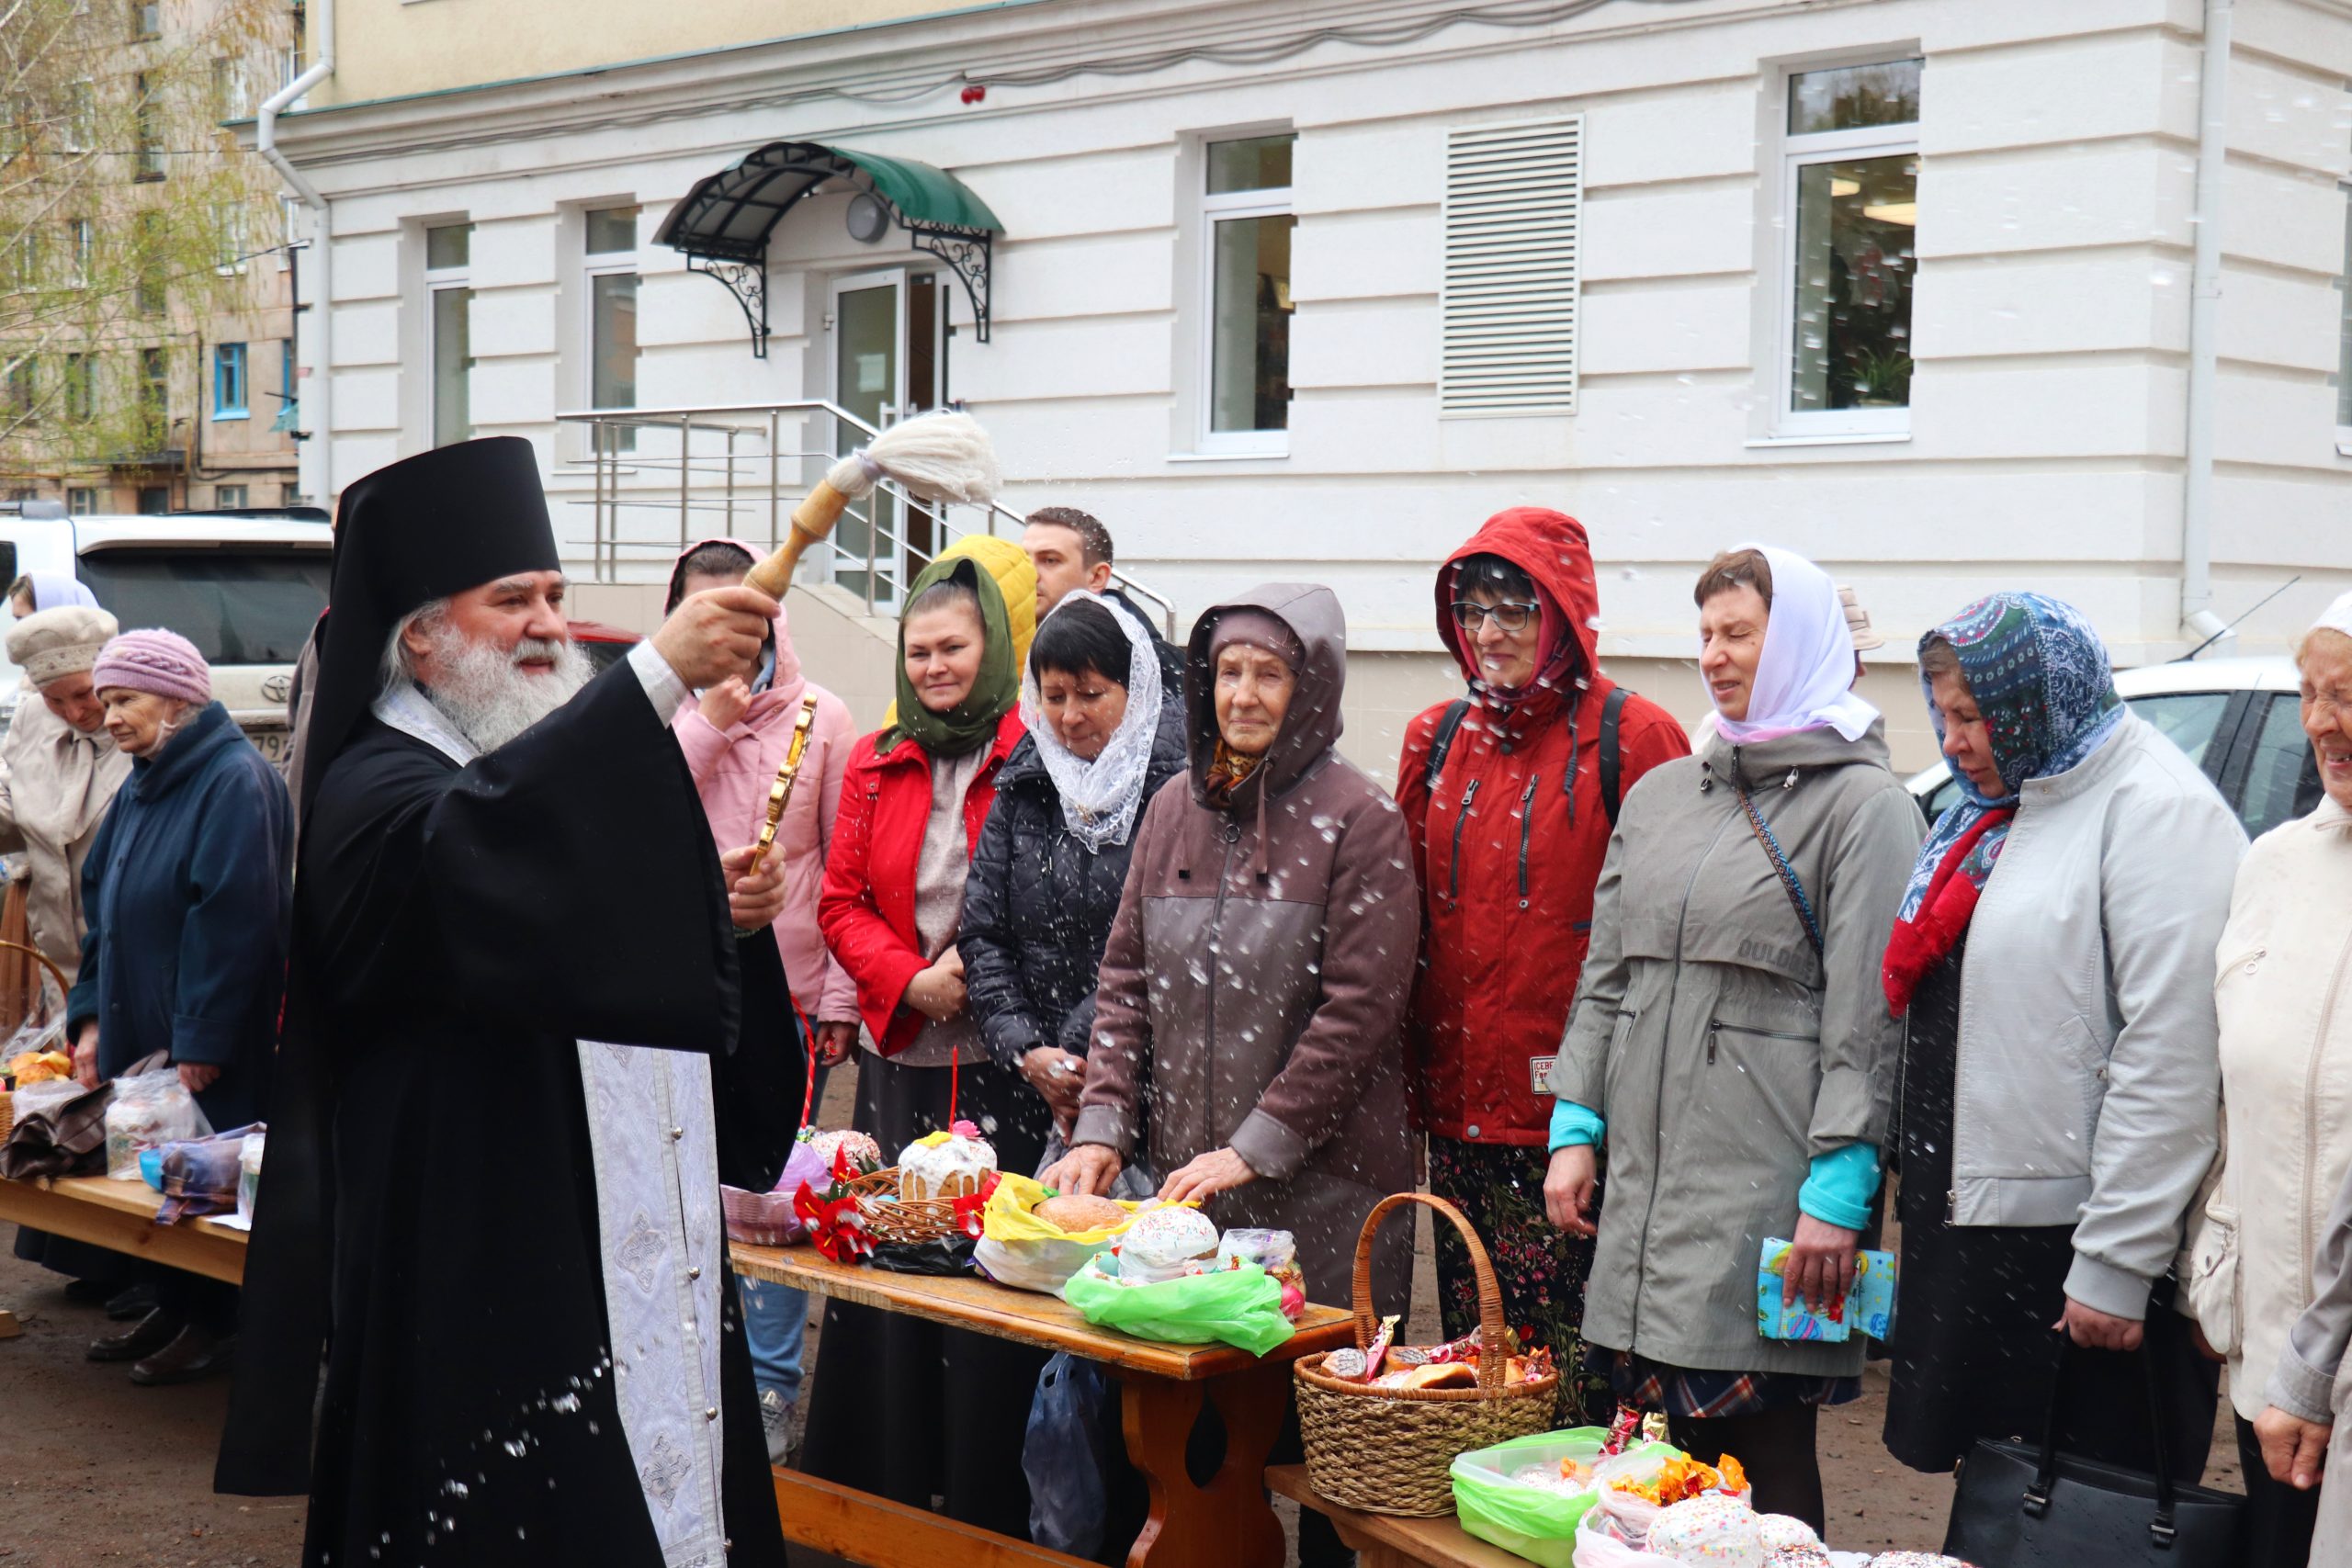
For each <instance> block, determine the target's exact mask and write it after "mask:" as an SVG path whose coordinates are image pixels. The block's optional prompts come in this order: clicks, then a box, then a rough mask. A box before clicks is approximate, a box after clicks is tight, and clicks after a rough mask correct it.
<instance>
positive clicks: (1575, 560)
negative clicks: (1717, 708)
mask: <svg viewBox="0 0 2352 1568" xmlns="http://www.w3.org/2000/svg"><path fill="white" fill-rule="evenodd" d="M1474 555H1496V556H1500V557H1502V558H1504V559H1505V560H1508V561H1510V563H1511V564H1512V565H1514V566H1516V567H1518V568H1519V569H1520V570H1521V571H1524V572H1525V573H1527V575H1528V576H1529V578H1531V579H1532V581H1534V583H1535V586H1536V591H1537V592H1539V593H1541V594H1543V595H1544V597H1545V598H1546V599H1547V600H1548V601H1549V604H1547V605H1546V607H1545V608H1546V614H1545V616H1544V620H1545V623H1546V624H1547V625H1561V624H1564V625H1565V627H1566V631H1567V633H1568V635H1570V636H1572V637H1575V638H1576V643H1577V650H1578V653H1579V655H1580V657H1579V660H1578V661H1577V665H1576V667H1575V668H1574V669H1573V670H1572V671H1570V679H1569V681H1568V682H1566V684H1565V686H1564V689H1560V690H1545V691H1541V692H1538V693H1536V694H1533V695H1532V696H1530V697H1528V698H1527V699H1526V700H1525V701H1524V702H1522V703H1521V704H1520V705H1517V706H1515V707H1511V708H1507V709H1506V708H1498V707H1490V706H1488V705H1485V704H1483V703H1480V702H1478V701H1476V699H1474V700H1473V701H1472V703H1471V705H1470V708H1469V711H1468V712H1467V713H1466V714H1464V716H1463V719H1462V722H1461V725H1460V727H1459V728H1456V730H1455V731H1454V734H1453V742H1452V744H1451V746H1450V747H1449V748H1448V750H1447V752H1446V757H1445V763H1444V767H1443V768H1442V771H1441V772H1440V773H1439V775H1438V780H1437V787H1436V789H1435V790H1434V791H1432V790H1431V789H1430V786H1429V783H1428V778H1427V774H1428V768H1429V757H1430V747H1431V745H1432V744H1433V742H1434V740H1435V738H1436V735H1437V731H1438V728H1439V725H1440V723H1441V721H1442V718H1443V716H1444V714H1445V710H1446V706H1447V705H1446V704H1444V703H1440V704H1438V705H1436V706H1434V707H1432V708H1430V709H1429V710H1428V711H1427V712H1426V713H1423V714H1422V715H1420V716H1419V717H1418V718H1416V719H1414V720H1413V722H1412V723H1411V724H1410V725H1408V726H1407V727H1406V730H1405V754H1404V757H1403V758H1402V760H1401V761H1399V762H1398V764H1397V805H1398V806H1400V807H1403V808H1404V812H1405V821H1406V825H1407V829H1408V832H1409V834H1410V836H1411V839H1412V843H1413V859H1414V863H1415V868H1416V869H1417V870H1418V871H1419V874H1420V879H1421V904H1422V909H1423V913H1424V919H1423V920H1422V922H1421V953H1420V969H1419V976H1418V977H1417V980H1416V983H1415V986H1414V989H1413V1010H1412V1014H1411V1021H1410V1023H1409V1024H1408V1028H1407V1031H1406V1034H1407V1046H1406V1051H1407V1067H1408V1077H1409V1080H1410V1082H1411V1085H1412V1089H1413V1108H1414V1112H1415V1120H1416V1121H1417V1122H1418V1123H1419V1125H1421V1126H1422V1127H1424V1128H1426V1129H1427V1130H1428V1131H1429V1132H1430V1133H1433V1134H1437V1135H1438V1136H1440V1137H1444V1138H1453V1139H1456V1140H1459V1141H1463V1142H1468V1143H1482V1144H1521V1145H1532V1146H1534V1147H1538V1148H1541V1147H1543V1146H1544V1144H1545V1143H1546V1141H1547V1137H1548V1134H1549V1131H1550V1126H1551V1119H1552V1098H1551V1095H1550V1094H1549V1092H1548V1091H1546V1090H1545V1089H1544V1087H1543V1084H1544V1075H1545V1073H1546V1072H1547V1071H1548V1070H1549V1069H1550V1067H1551V1065H1552V1057H1553V1055H1554V1054H1555V1052H1557V1051H1558V1050H1559V1048H1560V1032H1561V1031H1562V1030H1563V1029H1564V1028H1566V1025H1567V1021H1568V1008H1569V1006H1570V1004H1571V1003H1573V1002H1574V1001H1575V1000H1576V994H1577V978H1578V976H1580V975H1581V974H1582V973H1583V970H1584V957H1585V948H1586V946H1587V944H1588V943H1589V942H1590V940H1591V933H1592V887H1593V884H1594V882H1595V881H1597V880H1598V879H1599V878H1600V863H1601V861H1602V859H1603V858H1604V857H1605V856H1606V855H1607V853H1608V851H1609V835H1610V823H1609V815H1608V812H1607V810H1606V808H1605V807H1604V805H1603V803H1602V800H1601V795H1600V710H1601V705H1603V703H1605V702H1606V701H1607V700H1608V696H1609V694H1610V692H1611V690H1613V689H1614V687H1615V684H1616V683H1615V682H1612V681H1611V680H1610V679H1609V678H1608V677H1607V676H1605V675H1602V674H1601V673H1600V666H1599V660H1598V658H1597V657H1596V653H1595V648H1596V643H1597V640H1598V639H1597V637H1596V635H1595V632H1594V629H1593V623H1594V620H1595V618H1596V617H1597V616H1598V615H1599V614H1600V592H1599V590H1598V588H1597V587H1596V586H1595V584H1594V581H1593V575H1592V551H1591V548H1590V547H1589V544H1588V543H1587V542H1586V539H1585V532H1584V526H1583V525H1581V524H1579V523H1578V522H1577V520H1576V519H1575V518H1573V517H1569V516H1566V515H1565V514H1563V513H1557V512H1552V511H1548V510H1545V509H1544V508H1542V507H1533V506H1521V507H1513V508H1512V509H1510V511H1508V512H1499V513H1496V514H1495V515H1494V516H1492V517H1490V518H1488V519H1487V523H1486V525H1485V526H1484V527H1482V528H1480V529H1479V530H1478V532H1477V533H1476V535H1474V536H1472V537H1471V538H1470V540H1469V542H1468V543H1466V544H1464V546H1463V547H1461V548H1460V549H1458V550H1456V551H1454V552H1453V556H1452V558H1450V559H1448V560H1447V562H1446V564H1445V565H1444V566H1443V567H1442V568H1441V569H1440V570H1439V571H1438V580H1437V619H1438V635H1439V636H1441V637H1443V638H1444V639H1445V642H1446V646H1447V647H1448V648H1451V649H1453V654H1454V657H1455V659H1457V660H1460V661H1461V664H1462V669H1463V673H1464V677H1465V678H1469V677H1471V676H1472V675H1473V673H1474V671H1475V670H1476V664H1475V662H1474V660H1473V658H1472V656H1471V653H1470V649H1469V646H1468V639H1467V638H1466V637H1465V636H1464V634H1463V633H1462V631H1461V630H1460V629H1459V628H1458V627H1456V626H1454V624H1453V615H1452V614H1451V613H1450V612H1449V610H1448V609H1447V605H1448V604H1449V603H1450V602H1451V600H1452V599H1453V577H1454V570H1455V568H1456V567H1457V566H1458V565H1459V563H1460V562H1461V561H1462V560H1463V559H1464V558H1465V557H1469V556H1474ZM1578 676H1581V677H1582V679H1583V682H1584V684H1583V685H1582V687H1581V688H1579V687H1578V686H1577V685H1576V684H1575V683H1574V681H1575V679H1576V678H1577V677H1578ZM1618 725H1619V730H1618V736H1619V759H1620V761H1619V786H1618V792H1619V798H1620V799H1621V800H1622V799H1623V796H1624V795H1629V794H1631V793H1632V791H1633V788H1634V781H1635V780H1637V779H1639V778H1640V777H1641V776H1642V775H1643V774H1644V773H1647V772H1649V771H1650V770H1651V769H1652V768H1654V767H1656V766H1657V765H1658V764H1659V763H1660V762H1664V761H1669V760H1671V759H1673V758H1676V757H1681V756H1686V755H1688V754H1689V752H1690V750H1691V742H1690V740H1689V739H1688V738H1687V737H1685V736H1684V734H1683V733H1682V727H1681V726H1680V725H1679V724H1677V723H1676V722H1675V721H1674V718H1673V716H1671V715H1669V714H1668V713H1667V711H1666V710H1665V709H1664V708H1661V707H1659V706H1658V705H1657V704H1656V703H1652V702H1647V701H1645V700H1644V699H1643V698H1641V697H1639V696H1634V695H1631V694H1628V696H1627V698H1626V701H1625V705H1624V707H1623V711H1622V712H1621V713H1620V715H1619V718H1618Z"/></svg>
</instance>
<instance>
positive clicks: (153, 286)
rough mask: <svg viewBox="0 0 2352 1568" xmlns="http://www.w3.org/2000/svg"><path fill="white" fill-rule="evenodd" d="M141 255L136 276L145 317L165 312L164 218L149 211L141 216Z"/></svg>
mask: <svg viewBox="0 0 2352 1568" xmlns="http://www.w3.org/2000/svg"><path fill="white" fill-rule="evenodd" d="M137 232H138V237H139V254H138V269H137V272H136V274H135V281H136V290H137V304H138V306H139V313H140V314H141V315H142V316H160V315H162V314H163V313H164V215H163V214H162V213H160V212H155V211H152V210H151V211H147V212H142V213H141V214H140V215H139V223H138V229H137Z"/></svg>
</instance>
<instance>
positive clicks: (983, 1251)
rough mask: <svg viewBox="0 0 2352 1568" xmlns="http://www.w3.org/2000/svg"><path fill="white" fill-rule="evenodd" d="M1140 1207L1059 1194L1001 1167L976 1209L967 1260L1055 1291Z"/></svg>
mask: <svg viewBox="0 0 2352 1568" xmlns="http://www.w3.org/2000/svg"><path fill="white" fill-rule="evenodd" d="M1140 1207H1141V1205H1139V1204H1136V1203H1122V1202H1117V1201H1114V1200H1112V1199H1108V1198H1080V1197H1074V1196H1063V1195H1060V1194H1057V1193H1056V1192H1055V1191H1054V1190H1053V1189H1052V1188H1050V1187H1046V1186H1044V1185H1042V1184H1041V1183H1039V1182H1035V1181H1033V1180H1031V1179H1029V1178H1027V1177H1025V1176H1022V1175H1019V1174H1017V1173H1015V1172H1012V1171H1007V1172H1005V1174H1004V1176H1003V1179H1001V1180H1000V1181H998V1183H997V1184H996V1190H995V1191H993V1192H991V1193H989V1201H988V1205H987V1207H985V1208H983V1209H982V1210H981V1211H980V1240H979V1245H978V1247H975V1248H973V1252H972V1260H973V1261H974V1262H975V1263H977V1264H978V1265H979V1269H980V1272H982V1273H983V1274H986V1275H987V1276H988V1277H989V1279H991V1280H995V1281H996V1282H997V1283H998V1284H1000V1285H1011V1286H1012V1287H1013V1288H1014V1289H1016V1290H1023V1291H1039V1292H1044V1293H1045V1294H1046V1295H1055V1294H1057V1293H1059V1292H1060V1291H1061V1288H1062V1284H1063V1282H1064V1281H1065V1280H1068V1279H1069V1277H1070V1276H1071V1275H1072V1274H1075V1273H1077V1272H1078V1271H1079V1270H1080V1269H1083V1268H1084V1267H1085V1266H1086V1260H1087V1259H1088V1258H1091V1257H1093V1256H1094V1255H1095V1254H1096V1253H1098V1252H1100V1251H1102V1250H1103V1248H1104V1247H1108V1246H1110V1245H1111V1241H1112V1238H1113V1237H1114V1236H1116V1235H1120V1234H1121V1233H1122V1232H1124V1231H1125V1229H1126V1228H1127V1226H1128V1224H1131V1223H1132V1222H1133V1221H1134V1219H1135V1216H1136V1212H1137V1211H1138V1209H1139V1208H1140ZM1057 1221H1058V1222H1060V1223H1058V1224H1057ZM1089 1221H1092V1222H1093V1223H1092V1224H1089V1223H1088V1222H1089Z"/></svg>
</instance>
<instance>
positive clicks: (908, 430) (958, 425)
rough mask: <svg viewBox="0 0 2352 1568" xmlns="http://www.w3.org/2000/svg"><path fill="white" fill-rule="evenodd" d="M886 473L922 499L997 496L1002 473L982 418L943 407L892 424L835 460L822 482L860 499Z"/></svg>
mask: <svg viewBox="0 0 2352 1568" xmlns="http://www.w3.org/2000/svg"><path fill="white" fill-rule="evenodd" d="M884 479H894V480H896V481H897V482H898V483H899V484H900V485H902V486H904V487H905V488H906V490H907V491H908V492H909V493H910V494H912V495H914V496H915V497H917V498H918V499H920V500H922V501H953V502H967V503H969V504H974V505H985V504H987V503H988V502H991V501H994V500H995V499H996V492H997V486H998V484H999V483H1000V482H1001V476H1000V475H999V473H998V472H997V466H996V447H995V446H994V445H993V444H992V443H990V442H989V433H988V432H987V431H985V430H982V429H981V428H980V422H979V421H978V420H976V419H974V418H973V417H972V416H971V415H970V414H967V413H956V412H948V411H942V412H938V413H926V414H921V415H918V416H917V417H915V418H913V419H910V420H906V421H903V422H902V423H898V424H894V425H892V426H891V427H890V428H889V429H888V430H886V431H884V432H882V433H881V434H879V435H876V437H875V438H874V439H873V440H872V441H869V442H867V443H866V444H865V446H861V447H859V448H858V449H857V450H856V451H854V452H853V453H851V454H850V455H849V456H848V457H843V458H842V460H841V461H840V462H838V463H835V464H834V465H833V468H832V471H831V473H829V474H827V475H826V476H825V482H826V483H827V484H829V485H831V486H832V487H833V488H834V489H835V490H837V491H841V492H842V494H843V495H844V496H847V497H848V498H849V499H850V500H852V501H858V500H861V499H863V498H864V497H865V496H867V495H870V494H872V493H873V491H874V487H875V486H876V484H878V483H880V482H881V481H882V480H884Z"/></svg>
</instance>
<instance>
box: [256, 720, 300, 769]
mask: <svg viewBox="0 0 2352 1568" xmlns="http://www.w3.org/2000/svg"><path fill="white" fill-rule="evenodd" d="M245 739H248V740H250V741H252V742H253V743H254V745H255V746H256V747H258V748H260V750H261V754H262V756H263V757H264V758H265V759H266V760H267V761H268V762H269V764H270V766H272V767H276V766H277V765H278V764H279V763H280V762H283V761H286V748H287V743H288V741H289V740H290V739H292V737H291V736H290V735H289V734H288V732H287V731H286V730H285V729H283V728H277V729H248V730H246V731H245Z"/></svg>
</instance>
